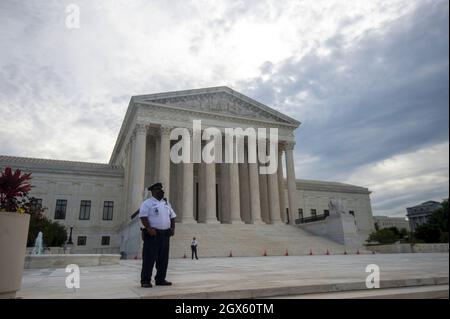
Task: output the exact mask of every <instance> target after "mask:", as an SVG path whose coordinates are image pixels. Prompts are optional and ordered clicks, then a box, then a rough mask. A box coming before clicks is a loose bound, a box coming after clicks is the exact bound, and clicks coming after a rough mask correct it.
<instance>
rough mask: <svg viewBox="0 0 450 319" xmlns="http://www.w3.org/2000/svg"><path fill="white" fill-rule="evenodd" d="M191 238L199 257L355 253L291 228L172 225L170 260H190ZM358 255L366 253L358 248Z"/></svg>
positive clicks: (238, 225)
mask: <svg viewBox="0 0 450 319" xmlns="http://www.w3.org/2000/svg"><path fill="white" fill-rule="evenodd" d="M192 237H196V238H197V240H198V256H199V258H201V257H226V256H230V254H231V256H233V257H237V256H241V257H256V256H263V255H264V254H266V255H267V256H283V255H285V254H286V253H287V254H288V255H291V256H301V255H309V254H310V253H311V252H312V254H313V255H325V254H327V251H328V253H329V254H330V255H336V254H344V253H345V252H347V253H348V254H355V253H357V251H355V250H354V249H353V250H349V249H347V248H346V247H345V246H343V245H341V244H339V243H336V242H333V241H331V240H330V239H327V238H324V237H320V236H316V235H313V234H311V233H308V232H307V231H305V230H302V229H300V228H298V227H296V226H293V225H286V224H274V225H267V224H262V225H253V224H176V230H175V236H174V237H172V239H171V242H170V245H171V247H170V258H183V257H184V256H186V257H187V258H191V250H190V243H191V240H192ZM359 252H360V253H370V252H368V251H364V250H363V249H361V250H360V251H359Z"/></svg>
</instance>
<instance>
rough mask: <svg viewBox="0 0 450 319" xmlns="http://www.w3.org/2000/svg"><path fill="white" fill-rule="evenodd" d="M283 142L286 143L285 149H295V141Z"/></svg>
mask: <svg viewBox="0 0 450 319" xmlns="http://www.w3.org/2000/svg"><path fill="white" fill-rule="evenodd" d="M283 144H284V145H283V146H284V149H285V150H287V151H292V150H293V149H294V146H295V142H288V141H285V142H284V143H283Z"/></svg>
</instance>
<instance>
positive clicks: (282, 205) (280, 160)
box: [277, 143, 287, 222]
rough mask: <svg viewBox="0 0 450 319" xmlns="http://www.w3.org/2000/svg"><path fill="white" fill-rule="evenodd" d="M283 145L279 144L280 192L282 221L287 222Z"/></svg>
mask: <svg viewBox="0 0 450 319" xmlns="http://www.w3.org/2000/svg"><path fill="white" fill-rule="evenodd" d="M282 160H283V144H282V143H279V144H278V172H277V173H278V190H279V198H280V214H281V220H283V221H284V222H287V216H286V202H285V194H284V177H283V161H282Z"/></svg>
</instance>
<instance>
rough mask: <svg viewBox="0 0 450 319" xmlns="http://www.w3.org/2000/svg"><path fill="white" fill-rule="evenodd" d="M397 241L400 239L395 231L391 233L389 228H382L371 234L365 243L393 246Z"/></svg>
mask: <svg viewBox="0 0 450 319" xmlns="http://www.w3.org/2000/svg"><path fill="white" fill-rule="evenodd" d="M391 228H392V227H391ZM397 231H398V230H397ZM398 240H400V238H399V235H398V234H397V233H396V232H395V231H393V230H392V229H390V228H383V229H380V230H378V231H374V232H373V233H371V234H370V236H369V238H368V239H367V242H378V243H380V244H393V243H395V242H396V241H398Z"/></svg>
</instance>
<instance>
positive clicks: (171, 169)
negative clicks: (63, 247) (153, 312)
mask: <svg viewBox="0 0 450 319" xmlns="http://www.w3.org/2000/svg"><path fill="white" fill-rule="evenodd" d="M193 120H201V121H202V128H206V127H217V128H219V129H220V130H222V131H223V130H224V129H225V128H237V127H240V128H242V129H246V128H249V127H253V128H255V129H256V128H277V129H278V133H279V144H278V149H279V152H278V159H279V162H278V170H277V172H276V173H275V174H269V175H262V174H259V173H258V166H259V165H258V164H257V163H247V162H245V163H231V164H225V163H212V164H205V163H180V164H174V163H172V162H171V161H170V158H169V152H170V147H171V145H173V144H174V143H175V142H176V141H171V140H170V137H169V134H170V131H171V129H173V128H175V127H185V128H188V129H192V121H193ZM299 125H300V123H299V122H298V121H296V120H294V119H292V118H290V117H288V116H286V115H284V114H281V113H279V112H277V111H275V110H273V109H271V108H269V107H267V106H265V105H263V104H261V103H259V102H256V101H254V100H252V99H250V98H248V97H246V96H244V95H242V94H240V93H238V92H236V91H234V90H232V89H230V88H228V87H216V88H207V89H199V90H189V91H178V92H168V93H160V94H151V95H142V96H133V97H132V98H131V100H130V103H129V107H128V110H127V112H126V115H125V120H124V122H123V123H122V127H121V129H120V132H119V136H118V138H117V141H116V144H115V146H114V150H113V152H112V155H111V158H110V161H109V164H93V163H80V162H67V161H57V160H41V159H29V158H18V157H10V156H0V167H1V168H3V167H5V166H11V167H13V168H22V169H24V170H25V171H31V172H33V176H34V180H33V184H34V185H35V186H36V187H35V188H34V189H33V191H32V192H31V193H32V195H33V196H35V197H36V198H40V199H42V205H43V206H45V207H48V212H47V215H48V217H50V218H52V219H54V218H55V217H56V216H55V210H56V203H57V200H66V201H67V202H66V213H65V218H64V219H59V220H58V221H59V222H61V223H63V224H64V225H66V226H68V227H70V226H72V227H73V241H74V243H75V247H74V250H73V251H74V252H119V250H121V249H120V247H124V246H126V245H127V243H126V241H127V240H128V239H127V237H128V235H127V234H126V233H124V231H123V230H124V229H126V228H127V227H128V226H127V225H129V224H130V223H134V224H136V225H135V226H134V227H135V228H137V227H138V225H137V223H136V222H132V221H130V217H131V215H132V214H133V213H134V212H135V211H136V210H137V209H138V207H139V205H140V203H141V202H142V200H143V198H144V196H146V194H145V188H146V186H148V185H150V184H152V183H154V182H156V181H160V182H162V183H163V184H164V187H165V189H166V195H167V197H168V199H169V201H170V202H171V203H172V206H173V207H174V209H175V211H176V212H177V214H178V216H177V222H178V223H186V224H189V223H228V224H229V223H233V224H235V223H236V224H238V223H247V224H253V223H254V224H260V223H266V224H274V223H290V224H294V223H295V220H296V219H298V218H300V217H301V216H300V212H303V217H308V216H310V215H311V214H314V211H313V210H315V211H316V214H318V215H319V214H323V213H324V211H325V210H326V209H327V208H328V202H329V200H330V199H333V198H334V199H336V198H339V199H342V200H343V201H344V206H345V207H346V209H348V210H349V211H352V212H353V213H354V214H355V218H356V222H357V227H358V230H360V231H362V232H364V233H368V232H370V231H371V230H372V229H373V220H372V211H371V205H370V196H369V195H370V192H369V191H368V190H367V189H366V188H362V187H357V186H352V185H345V184H341V183H330V182H319V181H305V180H298V179H296V176H295V170H294V155H293V154H294V147H295V135H294V130H295V129H296V128H297V127H298V126H299ZM283 167H284V169H283ZM283 171H284V172H285V174H286V176H284V175H283ZM81 201H90V202H89V204H90V216H89V219H86V220H80V217H81V215H83V214H82V213H81V210H82V208H81V207H80V205H81ZM59 203H60V204H61V201H60V202H59ZM84 203H86V202H84ZM106 203H109V204H108V205H111V203H113V204H112V206H113V208H112V210H111V209H110V208H109V209H110V212H112V219H110V217H111V216H107V217H108V218H106V219H105V210H108V208H104V207H106V206H107V204H106ZM106 215H108V214H106ZM110 215H111V214H110ZM60 217H61V216H60ZM85 217H86V216H85ZM128 228H129V227H128ZM128 232H130V230H128ZM81 236H85V237H86V243H85V245H78V238H79V237H81ZM102 237H103V240H102ZM105 237H108V239H107V240H106V239H105ZM82 241H83V240H82ZM102 241H103V242H102ZM81 243H82V242H81Z"/></svg>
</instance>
